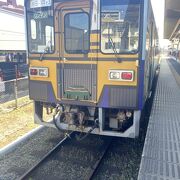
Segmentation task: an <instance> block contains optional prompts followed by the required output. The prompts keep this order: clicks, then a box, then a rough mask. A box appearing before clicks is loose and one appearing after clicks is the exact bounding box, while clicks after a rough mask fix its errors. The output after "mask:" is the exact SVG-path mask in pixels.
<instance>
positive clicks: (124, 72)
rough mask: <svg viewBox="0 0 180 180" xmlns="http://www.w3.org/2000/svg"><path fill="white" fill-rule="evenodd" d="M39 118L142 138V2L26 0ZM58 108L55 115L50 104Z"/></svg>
mask: <svg viewBox="0 0 180 180" xmlns="http://www.w3.org/2000/svg"><path fill="white" fill-rule="evenodd" d="M25 7H26V23H27V44H28V59H29V93H30V98H31V99H32V100H34V118H35V122H36V123H38V124H43V125H46V126H51V127H57V128H58V129H60V130H62V131H63V130H72V131H80V132H84V133H93V134H99V135H107V136H118V137H130V138H135V137H137V136H138V134H139V121H140V115H141V110H142V107H143V103H144V98H143V97H144V95H143V92H144V88H146V87H143V90H142V86H143V82H144V79H143V78H144V74H143V70H142V66H141V64H142V63H141V54H142V53H141V52H142V49H141V39H142V37H141V34H142V32H141V29H142V28H141V26H140V24H141V20H142V19H141V12H142V9H141V8H142V7H141V3H140V0H121V1H119V0H111V1H109V0H68V1H65V0H54V1H53V0H45V1H44V0H27V1H26V2H25ZM44 108H46V109H47V111H48V112H51V110H52V109H53V115H52V121H49V122H46V121H45V120H44V112H43V109H44Z"/></svg>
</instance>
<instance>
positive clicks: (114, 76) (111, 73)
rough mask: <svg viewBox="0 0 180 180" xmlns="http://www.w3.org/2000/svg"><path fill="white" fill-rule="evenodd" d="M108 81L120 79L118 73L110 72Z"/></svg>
mask: <svg viewBox="0 0 180 180" xmlns="http://www.w3.org/2000/svg"><path fill="white" fill-rule="evenodd" d="M109 75H110V79H116V80H117V79H120V73H119V72H110V74H109Z"/></svg>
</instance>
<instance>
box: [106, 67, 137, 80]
mask: <svg viewBox="0 0 180 180" xmlns="http://www.w3.org/2000/svg"><path fill="white" fill-rule="evenodd" d="M133 79H134V71H132V70H130V71H129V70H127V71H126V70H109V80H114V81H133Z"/></svg>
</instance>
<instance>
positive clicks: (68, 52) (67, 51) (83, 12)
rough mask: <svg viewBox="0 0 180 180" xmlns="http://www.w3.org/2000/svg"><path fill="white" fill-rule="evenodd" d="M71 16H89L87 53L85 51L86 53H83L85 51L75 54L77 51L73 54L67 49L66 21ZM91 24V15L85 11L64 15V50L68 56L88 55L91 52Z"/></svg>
mask: <svg viewBox="0 0 180 180" xmlns="http://www.w3.org/2000/svg"><path fill="white" fill-rule="evenodd" d="M70 14H86V15H87V17H88V32H89V33H88V49H87V51H85V52H83V51H81V52H75V51H73V52H71V51H69V50H67V49H66V38H65V37H66V31H65V27H66V26H65V19H66V16H68V15H70ZM90 23H91V20H90V15H89V13H88V12H85V11H82V12H69V13H66V14H65V15H64V38H63V39H64V50H65V52H66V53H67V54H88V53H89V52H90V44H91V42H90V35H91V32H90V27H91V26H90Z"/></svg>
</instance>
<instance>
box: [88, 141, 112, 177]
mask: <svg viewBox="0 0 180 180" xmlns="http://www.w3.org/2000/svg"><path fill="white" fill-rule="evenodd" d="M112 141H113V138H110V139H109V140H108V142H107V143H106V144H105V146H103V151H102V153H101V155H100V157H99V158H98V160H97V161H96V163H95V164H94V166H93V167H91V169H92V171H91V172H90V174H89V175H88V176H87V178H86V179H87V180H92V179H93V178H94V177H95V175H96V174H97V172H98V170H99V167H100V165H101V163H102V160H103V159H104V157H105V156H106V154H107V152H108V150H109V148H110V146H111V144H112Z"/></svg>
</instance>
